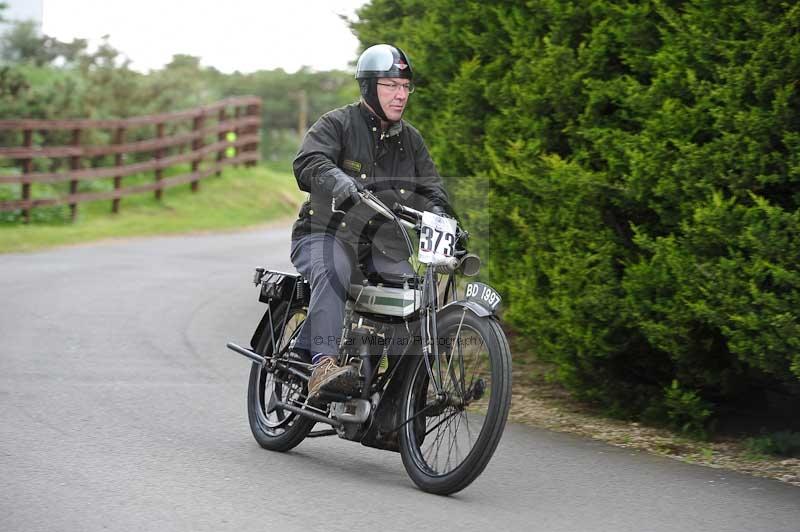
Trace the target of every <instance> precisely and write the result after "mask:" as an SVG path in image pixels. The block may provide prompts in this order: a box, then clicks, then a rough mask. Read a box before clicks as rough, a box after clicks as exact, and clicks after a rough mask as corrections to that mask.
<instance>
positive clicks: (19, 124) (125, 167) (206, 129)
mask: <svg viewBox="0 0 800 532" xmlns="http://www.w3.org/2000/svg"><path fill="white" fill-rule="evenodd" d="M260 125H261V100H260V99H259V98H256V97H251V96H246V97H237V98H228V99H226V100H222V101H219V102H216V103H214V104H211V105H206V106H204V107H198V108H195V109H190V110H186V111H179V112H175V113H167V114H160V115H151V116H139V117H134V118H126V119H118V120H27V119H19V120H17V119H15V120H0V135H3V138H6V139H16V143H17V144H19V145H17V146H0V158H6V159H11V160H15V161H16V172H15V173H10V172H9V171H10V170H13V169H10V168H2V169H0V184H19V185H20V199H18V200H10V201H0V211H13V210H21V211H22V217H23V220H24V221H25V222H28V221H30V210H31V209H34V208H36V207H42V206H48V205H69V208H70V215H71V217H72V219H73V220H74V219H75V215H76V212H77V208H78V204H79V203H84V202H88V201H97V200H111V201H112V204H111V210H112V212H118V211H119V207H120V199H121V198H123V197H125V196H130V195H132V194H141V193H143V192H151V191H152V192H155V197H156V198H157V199H159V200H160V199H161V193H162V191H163V190H164V189H165V188H168V187H174V186H177V185H181V184H185V183H190V184H191V188H192V191H197V189H198V184H199V182H200V180H202V179H204V178H206V177H209V176H211V175H220V172H221V170H222V169H223V168H224V167H225V166H229V165H239V164H245V165H247V166H251V165H254V164H255V163H256V162H257V161H258V159H259V150H258V144H259V129H260ZM59 131H60V132H61V133H60V135H61V138H62V140H61V142H62V144H61V145H49V143H48V142H47V140H48V138H49V137H54V136H56V134H55V133H53V132H59ZM65 131H66V132H69V133H67V137H68V139H69V141H68V143H67V144H66V145H65V144H64V143H63V139H64V132H65ZM93 133H94V134H93ZM134 133H135V135H133V134H134ZM87 137H93V138H95V139H96V138H98V137H100V138H105V139H107V141H106V142H104V143H101V144H96V143H95V144H90V143H86V142H84V139H86V138H87ZM128 138H134V139H135V140H133V141H128V140H126V139H128ZM209 139H211V140H209ZM112 157H113V159H112ZM127 158H131V159H138V160H137V161H136V162H132V163H129V162H127V161H126V159H127ZM87 162H88V164H87ZM98 164H99V165H100V166H98ZM179 164H189V165H190V167H191V170H190V171H189V172H188V173H183V174H181V175H173V176H169V177H166V176H164V171H165V170H167V169H169V168H170V167H173V166H176V165H179ZM87 166H88V167H87ZM42 169H45V170H46V171H41V170H42ZM143 172H153V173H154V175H153V181H152V182H150V183H141V179H139V183H137V184H135V185H129V186H124V187H123V186H122V183H123V181H122V179H123V177H126V176H131V175H134V174H142V173H143ZM100 179H113V187H114V188H113V190H101V191H88V192H87V191H83V192H79V190H78V184H79V183H80V182H82V181H94V180H100ZM36 183H49V184H54V183H68V184H69V191H68V192H67V193H65V194H62V195H60V196H58V197H32V194H31V185H33V184H36Z"/></svg>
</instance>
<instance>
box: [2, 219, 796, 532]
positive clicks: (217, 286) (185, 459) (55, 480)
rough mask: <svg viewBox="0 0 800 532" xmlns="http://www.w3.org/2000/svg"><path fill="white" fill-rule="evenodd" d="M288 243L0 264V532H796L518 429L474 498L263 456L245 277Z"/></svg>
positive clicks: (620, 460)
mask: <svg viewBox="0 0 800 532" xmlns="http://www.w3.org/2000/svg"><path fill="white" fill-rule="evenodd" d="M288 248H289V244H288V229H287V228H286V227H281V228H277V229H265V230H259V231H251V232H244V233H238V234H222V235H201V236H186V237H168V238H155V239H134V240H126V241H118V242H106V243H100V244H93V245H86V246H78V247H71V248H63V249H58V250H53V251H47V252H41V253H34V254H19V255H0V301H2V304H1V305H0V339H1V343H0V531H8V532H11V531H37V530H54V531H72V530H75V531H82V532H83V531H93V530H105V529H108V530H135V531H145V530H157V531H169V530H187V531H189V530H191V531H199V530H212V531H219V530H237V531H245V530H259V531H264V530H267V531H270V530H281V531H294V530H298V531H303V532H308V531H314V530H325V531H334V530H347V531H350V530H381V531H389V530H411V529H415V530H477V529H483V530H487V529H488V530H495V531H505V530H525V531H539V530H541V531H584V530H585V531H614V532H621V531H629V530H631V531H633V530H635V531H661V530H664V531H675V530H686V531H706V530H709V531H710V530H714V531H722V530H726V531H734V530H736V531H739V530H741V531H770V532H777V531H791V532H798V530H800V489H798V488H796V487H793V486H789V485H785V484H782V483H780V482H777V481H771V480H765V479H758V478H751V477H747V476H743V475H738V474H735V473H731V472H727V471H721V470H714V469H710V468H704V467H699V466H691V465H686V464H682V463H679V462H676V461H672V460H668V459H663V458H658V457H653V456H649V455H647V454H642V453H638V452H631V451H628V450H624V449H619V448H615V447H610V446H608V445H605V444H602V443H598V442H594V441H590V440H584V439H580V438H577V437H573V436H570V435H564V434H557V433H553V432H548V431H545V430H538V429H534V428H529V427H525V426H519V425H509V426H508V427H507V429H506V432H505V435H504V437H503V440H502V441H501V443H500V446H499V448H498V450H497V452H496V454H495V457H494V458H493V460H492V461H491V462H490V464H489V466H488V467H487V469H486V470H485V471H484V473H483V475H482V476H481V477H480V478H478V480H477V481H476V482H475V483H473V484H472V485H471V486H470V487H469V488H467V489H466V490H464V491H463V492H461V493H459V494H457V495H454V496H452V497H447V498H444V497H437V496H432V495H428V494H425V493H423V492H421V491H419V490H417V489H416V488H415V487H414V485H413V484H412V482H411V481H410V480H409V479H408V477H407V476H406V474H405V471H404V469H403V466H402V463H401V461H400V456H399V455H398V454H396V453H389V452H385V451H379V450H375V449H370V448H366V447H362V446H360V445H358V444H355V443H351V442H347V441H343V440H339V439H338V438H336V437H328V438H316V439H312V440H307V441H305V442H303V443H302V444H301V445H300V446H299V447H297V448H296V449H295V450H294V451H292V452H290V453H287V454H278V453H271V452H268V451H265V450H262V449H261V448H260V447H258V445H257V444H256V443H255V441H254V440H253V438H252V436H251V435H250V432H249V427H248V424H247V419H246V410H245V394H246V386H247V375H248V371H249V364H248V362H247V361H246V360H245V359H243V358H241V357H239V356H237V355H235V354H234V353H232V352H230V351H228V350H227V349H225V343H226V341H228V340H236V341H240V342H241V343H246V342H247V341H248V340H249V338H250V334H251V332H252V329H253V327H254V326H255V324H256V323H257V321H258V319H259V318H260V312H262V310H263V308H264V307H263V305H261V304H260V303H258V301H257V296H256V291H255V288H254V287H253V285H252V283H251V275H252V270H253V268H254V267H256V266H260V265H268V266H271V267H274V268H277V269H287V268H291V266H290V264H289V261H288Z"/></svg>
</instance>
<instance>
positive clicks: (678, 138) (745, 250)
mask: <svg viewBox="0 0 800 532" xmlns="http://www.w3.org/2000/svg"><path fill="white" fill-rule="evenodd" d="M359 14H360V17H361V20H360V21H359V22H357V23H355V24H354V29H355V31H356V32H357V34H358V36H359V38H360V40H361V42H362V44H363V45H364V46H367V45H371V44H374V43H376V42H384V41H386V42H395V43H397V44H398V45H399V46H401V47H403V48H405V49H406V51H407V52H408V53H409V54H410V56H411V60H412V63H413V66H414V67H415V69H416V71H417V72H418V73H419V80H418V81H419V87H420V90H419V91H418V92H417V93H415V94H414V96H413V99H414V100H415V101H413V102H412V105H411V107H410V119H411V120H412V122H414V123H415V125H416V126H417V127H419V128H420V129H421V131H422V132H423V134H424V135H425V137H426V139H427V141H428V143H429V144H430V145H431V151H432V153H433V154H434V157H435V159H436V160H437V162H438V163H439V165H440V169H441V170H442V172H443V173H445V174H447V175H449V176H480V177H473V178H464V177H452V178H449V183H448V184H449V187H450V189H451V190H453V191H458V195H459V197H460V199H461V203H460V205H461V214H462V216H463V217H465V218H467V219H468V222H467V223H468V225H469V226H470V228H471V229H472V230H473V232H478V233H482V235H483V238H482V239H481V238H479V239H476V241H475V245H477V246H478V247H479V248H480V252H481V253H482V256H483V258H484V260H486V261H488V265H487V267H486V269H485V271H486V273H487V275H488V276H489V277H490V280H491V282H492V283H494V284H495V285H497V286H498V288H500V289H501V291H502V292H503V293H504V294H505V301H506V316H505V317H506V320H507V321H508V322H509V323H511V324H512V325H513V326H514V327H515V328H516V329H518V330H519V331H520V332H521V333H523V334H525V335H526V336H527V337H528V338H530V339H531V341H532V342H533V343H534V344H535V348H536V351H537V353H538V354H539V355H540V356H541V357H543V358H545V359H547V360H551V361H553V362H555V363H556V365H557V368H558V377H559V378H560V380H561V381H562V382H564V383H566V384H567V385H569V386H570V387H571V388H572V389H573V390H575V391H576V392H577V393H578V394H579V395H580V396H581V397H583V398H585V399H589V400H593V401H596V402H599V403H600V404H602V405H605V406H606V407H607V408H608V409H609V410H610V411H612V412H615V413H618V414H620V415H626V416H639V417H642V416H644V417H646V418H651V417H656V418H659V419H661V420H663V421H666V422H671V423H673V424H674V425H676V426H677V427H679V428H684V429H686V430H687V431H689V432H698V431H701V430H703V426H704V425H706V422H707V421H708V420H709V419H710V417H711V414H712V410H714V409H715V408H719V407H720V406H721V405H725V404H727V403H730V402H732V401H733V400H734V399H741V397H749V398H751V399H752V401H753V402H755V401H757V400H759V399H760V398H763V397H764V396H765V394H764V393H763V392H764V390H778V391H780V392H782V393H785V394H788V395H790V396H793V397H794V398H795V399H794V400H795V401H797V397H798V396H800V393H799V389H800V320H798V312H797V309H798V308H800V266H798V265H800V225H799V224H800V218H799V217H800V214H799V213H798V203H799V202H800V84H799V83H798V76H797V73H798V72H800V6H798V5H794V4H792V3H790V2H783V1H755V0H743V1H741V2H735V3H734V2H715V1H710V0H696V1H685V2H684V1H668V0H660V1H655V0H654V1H645V2H630V1H610V0H604V1H603V0H598V1H592V2H583V1H561V0H533V1H529V2H525V3H517V2H513V3H512V2H489V3H467V4H463V3H461V2H456V1H455V0H426V1H425V2H421V1H420V0H373V1H372V3H371V4H369V5H367V6H365V7H364V8H362V9H361V11H360V13H359ZM476 229H477V231H476Z"/></svg>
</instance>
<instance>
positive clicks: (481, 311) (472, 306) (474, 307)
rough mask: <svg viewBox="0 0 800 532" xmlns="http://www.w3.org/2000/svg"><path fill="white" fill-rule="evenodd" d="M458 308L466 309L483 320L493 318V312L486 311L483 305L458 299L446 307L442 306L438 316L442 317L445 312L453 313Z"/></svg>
mask: <svg viewBox="0 0 800 532" xmlns="http://www.w3.org/2000/svg"><path fill="white" fill-rule="evenodd" d="M459 308H466V309H469V310H471V311H472V312H473V313H475V315H477V316H478V317H479V318H485V317H487V316H493V315H494V311H492V310H489V309H487V308H486V307H484V306H483V305H480V304H478V303H476V302H475V301H470V300H469V299H459V300H458V301H451V302H450V303H448V304H447V305H445V306H443V307H442V308H441V309H440V310H439V313H438V314H439V315H442V314H443V313H445V312H453V311H455V310H457V309H459Z"/></svg>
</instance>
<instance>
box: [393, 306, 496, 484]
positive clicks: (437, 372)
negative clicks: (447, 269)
mask: <svg viewBox="0 0 800 532" xmlns="http://www.w3.org/2000/svg"><path fill="white" fill-rule="evenodd" d="M437 322H438V323H437V328H438V349H439V356H438V360H437V359H434V357H433V355H432V354H431V355H429V356H428V361H427V363H426V360H425V357H424V356H422V355H421V354H420V356H418V357H416V359H412V360H411V361H410V362H411V365H410V367H409V372H408V374H407V376H406V381H405V384H404V387H403V400H402V403H401V404H402V417H401V419H402V421H403V422H404V424H403V425H402V427H401V429H400V454H401V456H402V459H403V465H404V466H405V469H406V471H407V473H408V475H409V476H410V477H411V480H413V481H414V483H415V484H416V485H417V486H419V487H420V488H421V489H422V490H424V491H427V492H429V493H435V494H439V495H448V494H451V493H455V492H457V491H460V490H462V489H464V488H466V487H467V486H468V485H469V484H470V483H472V482H473V481H474V480H475V479H476V478H477V477H478V475H480V474H481V472H482V471H483V470H484V468H485V467H486V465H487V464H488V463H489V460H490V459H491V457H492V455H493V454H494V451H495V449H496V448H497V444H498V443H499V442H500V437H501V436H502V433H503V428H504V427H505V423H506V419H507V418H508V411H509V408H510V406H511V352H510V350H509V347H508V341H507V340H506V337H505V333H503V330H502V329H501V328H500V324H499V323H498V322H497V320H496V319H495V318H494V317H480V316H478V315H476V314H475V313H473V312H472V311H471V310H469V309H467V308H465V307H453V308H451V309H448V310H446V311H444V312H443V313H442V314H441V315H440V316H438V317H437Z"/></svg>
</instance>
